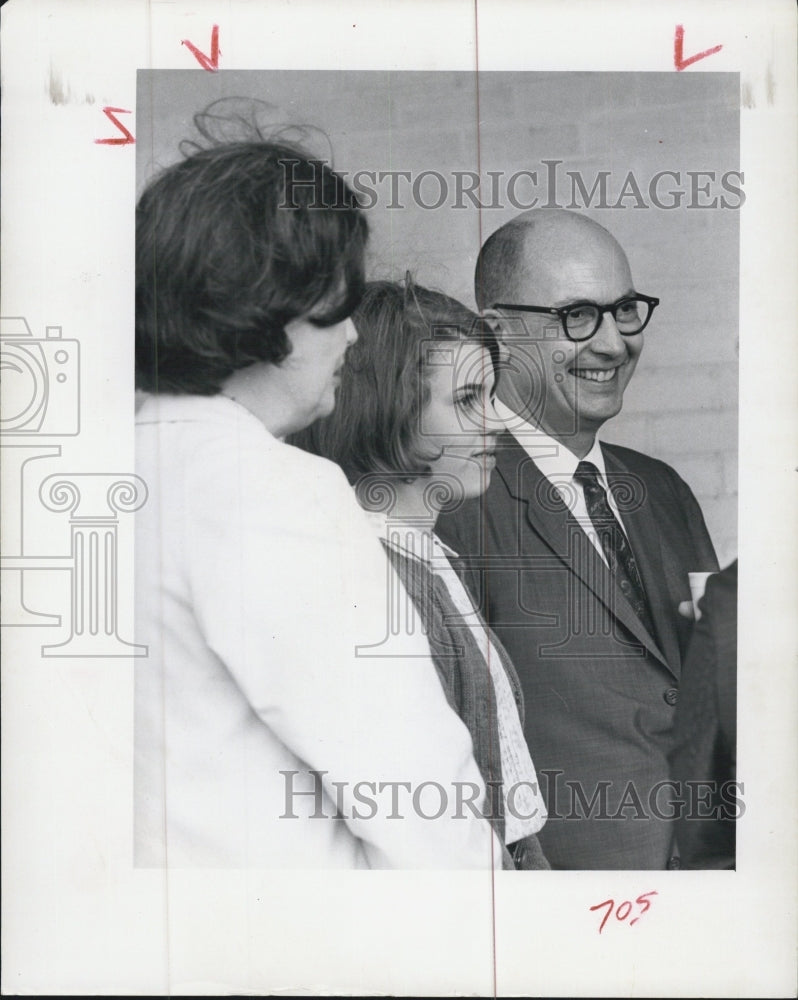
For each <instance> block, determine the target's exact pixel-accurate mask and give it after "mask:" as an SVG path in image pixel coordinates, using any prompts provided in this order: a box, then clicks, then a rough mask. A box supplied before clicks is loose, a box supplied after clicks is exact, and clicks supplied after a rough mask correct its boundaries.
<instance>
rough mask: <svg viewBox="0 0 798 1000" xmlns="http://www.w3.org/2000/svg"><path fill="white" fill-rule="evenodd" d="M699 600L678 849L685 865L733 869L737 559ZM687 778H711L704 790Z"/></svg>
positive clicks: (680, 775) (682, 745) (678, 755)
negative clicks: (684, 804) (696, 791)
mask: <svg viewBox="0 0 798 1000" xmlns="http://www.w3.org/2000/svg"><path fill="white" fill-rule="evenodd" d="M700 606H701V618H700V620H699V621H698V622H697V623H696V626H695V632H694V633H693V637H692V639H691V640H690V648H689V650H688V652H687V658H686V660H685V664H684V671H683V673H682V693H683V695H684V697H683V698H682V699H681V700H680V702H679V705H678V707H677V709H676V719H675V722H674V727H673V744H674V746H673V752H672V757H671V762H672V765H673V777H674V780H675V781H678V782H679V784H680V786H681V788H682V798H683V799H684V800H685V803H686V807H685V809H684V810H683V812H682V813H681V814H680V817H679V822H678V840H679V852H680V854H681V859H682V867H684V868H734V865H735V828H734V818H735V816H736V815H739V812H738V807H737V806H736V803H735V800H736V799H737V798H738V796H737V795H736V793H735V786H734V785H733V784H732V783H733V782H734V780H735V769H736V761H737V560H735V561H734V562H733V563H732V564H731V565H730V566H727V567H726V569H724V570H722V571H721V572H720V573H718V574H717V575H715V576H712V577H710V578H709V580H708V581H707V589H706V593H705V594H704V597H703V598H702V600H701V602H700ZM689 782H693V783H698V782H701V783H706V784H703V787H702V791H701V793H700V796H699V795H698V794H694V793H693V791H692V789H691V787H690V785H689V784H688V783H689ZM694 787H696V788H697V785H694ZM699 797H700V800H701V801H699Z"/></svg>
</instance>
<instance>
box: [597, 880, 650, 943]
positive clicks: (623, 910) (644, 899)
mask: <svg viewBox="0 0 798 1000" xmlns="http://www.w3.org/2000/svg"><path fill="white" fill-rule="evenodd" d="M656 895H657V892H656V891H655V890H652V891H651V892H644V893H643V894H642V895H640V896H638V897H637V899H636V900H635V904H637V906H639V907H641V910H640V913H638V914H637V916H636V917H635V918H634V920H630V921H629V926H630V927H631V926H632V925H633V924H636V923H637V921H638V920H639V919H640V918H641V917H642V916H643V914H644V913H645V912H646V910H648V908H649V907H650V906H651V903H650V901H649V899H648V897H649V896H656ZM633 905H634V904H633V903H631V902H630V901H629V900H628V899H625V900H624V901H623V902H622V903H621V904H620V905H619V906H617V907H616V906H615V900H614V899H605V900H604V902H603V903H596V905H595V906H591V907H590V910H591V912H592V911H593V910H600V909H601V908H602V906H606V907H607V912H606V913H605V914H604V919H603V920H602V921H601V923H600V924H599V934H601V932H602V931H603V930H604V925H605V924H606V923H607V921H608V920H609V919H610V916H611V914H612V911H613V910H615V919H616V920H618V921H620V922H621V923H623V921H624V920H626V918H627V917H628V916H629V914H630V913H631V912H632V907H633Z"/></svg>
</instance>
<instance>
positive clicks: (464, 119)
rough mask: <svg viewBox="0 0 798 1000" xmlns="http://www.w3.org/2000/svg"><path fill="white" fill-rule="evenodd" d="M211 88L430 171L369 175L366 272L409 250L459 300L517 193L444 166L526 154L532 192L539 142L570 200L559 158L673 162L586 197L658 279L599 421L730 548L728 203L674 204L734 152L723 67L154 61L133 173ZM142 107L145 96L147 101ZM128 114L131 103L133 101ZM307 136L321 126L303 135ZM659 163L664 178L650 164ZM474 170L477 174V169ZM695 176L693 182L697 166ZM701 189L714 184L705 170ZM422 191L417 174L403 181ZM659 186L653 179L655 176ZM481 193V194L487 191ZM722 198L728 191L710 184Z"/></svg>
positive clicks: (595, 163)
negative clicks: (479, 202)
mask: <svg viewBox="0 0 798 1000" xmlns="http://www.w3.org/2000/svg"><path fill="white" fill-rule="evenodd" d="M220 96H242V97H258V98H260V99H262V100H265V101H269V102H271V103H272V104H273V106H274V112H273V121H274V122H293V123H296V122H300V123H305V124H312V125H315V126H318V127H320V128H322V129H323V130H324V131H325V132H326V134H327V136H328V137H329V141H330V143H331V145H332V148H333V151H334V164H335V166H336V168H337V169H339V170H342V171H347V172H349V174H350V175H352V174H354V173H355V172H357V171H359V170H372V171H389V170H394V171H399V170H404V171H410V172H411V174H412V176H413V177H417V176H418V174H419V173H420V172H422V171H425V170H434V171H438V172H439V173H440V174H441V175H443V177H444V181H445V183H446V184H447V186H448V191H447V195H448V196H447V198H446V199H445V201H444V204H443V205H442V206H441V207H440V208H437V209H431V208H430V209H425V208H422V207H419V206H418V205H416V204H414V203H413V198H412V194H411V190H410V184H409V182H406V181H401V182H400V192H401V195H402V201H403V204H404V207H403V208H395V209H391V208H388V201H389V195H390V183H389V182H388V181H384V182H382V183H380V182H378V183H377V184H375V185H374V186H375V187H376V189H377V194H378V203H377V204H376V205H375V206H374V207H373V208H371V209H370V210H369V219H370V222H371V227H372V240H371V250H370V257H369V271H370V275H371V276H372V277H390V278H401V277H402V276H403V275H404V273H405V270H406V269H407V268H410V269H411V270H412V271H413V273H414V275H415V277H416V279H417V280H418V281H420V282H421V283H422V284H428V285H431V286H433V287H437V288H440V289H441V290H442V291H445V292H448V293H449V294H452V295H454V296H456V297H459V298H461V299H462V300H463V301H465V302H467V303H468V304H469V305H473V301H474V297H473V286H472V282H473V270H474V262H475V258H476V254H477V252H478V250H479V246H480V245H481V242H482V241H483V240H484V239H485V238H486V237H487V236H488V235H489V234H490V233H492V232H493V231H494V230H495V229H497V228H498V227H499V226H500V225H502V224H503V223H504V222H506V221H507V220H508V219H510V218H512V217H513V216H514V215H515V214H517V212H518V210H519V209H518V208H517V207H514V206H513V205H512V204H509V202H508V197H507V194H508V193H507V191H506V190H505V189H504V188H500V199H501V201H502V207H490V208H484V209H483V210H482V211H479V210H478V209H477V208H476V207H474V206H473V205H471V204H470V202H469V201H468V199H467V198H464V199H462V200H463V202H464V204H465V205H466V207H463V208H456V207H453V205H454V202H455V181H454V178H453V172H454V171H475V170H477V169H478V168H479V169H481V171H482V173H483V175H485V176H486V178H487V171H501V172H502V173H503V177H504V182H505V183H506V180H507V179H508V178H509V177H510V176H511V175H512V174H514V173H516V172H517V171H521V170H537V172H538V184H537V186H536V187H535V190H534V191H533V185H532V182H531V181H529V180H528V179H527V181H526V183H524V181H523V180H522V181H520V182H519V183H518V185H517V188H516V196H517V198H519V199H522V200H524V201H526V200H527V199H528V197H530V196H531V195H533V194H537V195H538V196H539V197H541V200H545V198H546V196H547V193H550V189H549V188H548V186H547V185H546V184H545V183H544V174H545V170H546V168H545V167H544V166H543V165H542V162H541V161H542V160H561V161H562V164H561V165H560V166H559V167H558V168H557V169H558V178H559V182H558V185H557V191H558V194H557V197H558V198H559V203H560V204H563V205H567V204H568V203H569V201H570V195H571V192H570V182H569V181H568V178H567V176H566V173H565V172H566V171H569V170H570V171H578V172H579V173H580V175H581V176H582V177H583V179H584V181H585V183H586V184H587V188H588V190H589V189H590V187H591V186H592V183H593V180H594V179H595V177H596V175H597V172H598V171H610V178H609V180H608V190H609V192H610V197H609V202H610V204H612V203H613V202H615V201H616V200H617V197H618V195H619V193H620V189H621V186H622V183H623V180H624V178H625V177H626V175H627V173H628V172H629V171H630V170H631V171H633V172H634V175H635V178H636V179H637V180H638V182H639V184H640V188H641V191H642V193H643V195H644V200H646V201H649V199H648V191H647V189H648V184H649V181H650V179H651V178H653V176H654V175H655V174H656V173H657V172H658V171H661V170H674V171H680V172H681V174H682V177H681V183H680V184H678V185H677V184H674V185H673V186H674V187H677V188H679V189H680V190H683V191H685V192H687V194H686V196H685V198H684V202H683V205H682V207H680V208H676V209H673V210H665V209H661V208H657V207H648V208H637V207H633V204H634V201H635V199H634V198H633V197H629V198H627V199H626V200H625V203H624V207H621V208H603V209H602V208H599V207H596V198H595V197H594V201H593V203H592V207H590V208H589V209H586V212H587V214H589V215H590V216H591V217H592V218H594V219H596V220H597V221H598V222H600V223H602V224H603V225H605V226H606V227H607V228H608V229H610V231H611V232H613V233H614V234H615V235H616V236H617V238H618V239H619V240H620V242H621V244H622V245H623V246H624V248H625V249H626V250H627V253H628V256H629V259H630V263H631V266H632V273H633V276H634V279H635V284H636V286H637V288H638V289H639V290H640V291H643V292H646V293H648V294H652V295H657V296H659V297H660V299H661V300H662V301H661V305H660V307H659V309H658V310H657V313H656V315H655V318H654V320H653V321H652V323H651V326H650V327H649V330H648V331H647V332H646V347H645V350H644V352H643V356H642V359H641V362H640V364H639V365H638V368H637V372H636V374H635V377H634V379H633V381H632V383H631V385H630V386H629V389H628V390H627V394H626V400H625V405H624V410H623V412H622V413H621V414H620V415H619V416H618V417H617V418H616V419H615V420H613V421H612V422H611V424H608V425H607V427H606V428H605V430H604V433H603V436H604V438H605V439H607V440H610V441H615V442H617V443H619V444H626V445H629V446H630V447H635V448H639V449H641V450H643V451H646V452H648V453H650V454H652V455H655V456H657V457H659V458H662V459H664V460H665V461H668V462H670V463H671V464H672V465H673V466H674V467H675V468H676V469H677V470H678V471H679V472H680V473H681V474H682V476H683V477H684V478H685V479H686V480H687V482H688V483H689V484H690V485H691V486H692V488H693V490H694V491H695V493H696V495H697V497H698V499H699V501H700V503H701V505H702V507H703V510H704V513H705V516H706V520H707V523H708V526H709V529H710V533H711V534H712V537H713V540H714V541H715V544H716V547H717V549H718V555H719V558H720V561H721V563H722V564H725V563H727V562H728V561H730V560H731V559H732V558H733V557H734V556H735V555H736V537H737V462H736V459H737V316H738V243H739V239H738V232H739V229H738V221H739V213H738V212H737V211H735V210H733V209H725V210H724V209H721V208H719V207H716V208H714V209H713V208H688V207H686V203H687V202H688V201H689V200H690V180H689V179H688V178H687V176H686V172H687V171H701V170H706V171H715V172H716V177H717V178H718V180H719V178H720V175H721V174H723V173H725V172H726V171H729V170H736V169H738V167H739V152H738V149H739V112H738V108H739V83H738V80H737V77H736V75H734V74H714V73H696V72H691V73H685V74H675V73H667V74H664V73H663V74H654V73H649V74H633V73H604V74H587V73H580V74H552V73H550V74H535V73H528V74H518V73H507V74H504V73H483V74H481V75H480V79H479V95H478V96H479V127H478V124H477V123H478V117H477V81H476V77H475V75H474V74H469V73H387V72H385V73H384V72H372V73H367V72H357V73H312V72H307V73H305V72H296V71H291V72H251V73H246V72H239V71H229V72H220V73H215V74H211V73H199V72H193V71H192V72H180V71H169V72H164V71H161V72H155V73H142V74H141V75H140V81H139V95H138V118H139V121H138V123H137V147H136V148H137V155H138V168H139V169H138V181H139V187H140V186H141V185H142V184H143V183H144V182H145V181H146V179H147V177H148V176H149V175H150V174H151V173H152V171H153V170H154V169H156V168H157V167H158V166H164V165H166V164H168V163H170V162H172V161H173V160H175V159H176V158H177V148H176V147H177V141H178V140H179V139H180V138H183V137H186V136H188V135H190V134H191V127H190V121H191V115H192V114H193V113H194V112H195V111H197V110H200V109H201V108H202V107H204V106H205V105H206V104H208V103H210V101H212V100H214V99H215V98H217V97H220ZM150 109H153V113H152V117H150ZM145 116H146V117H145ZM317 148H318V150H319V151H320V152H321V153H322V154H324V152H325V148H326V147H325V143H324V141H317ZM666 181H667V179H666ZM486 182H487V181H486ZM702 183H704V182H703V181H702ZM711 187H712V191H711V194H710V196H709V199H707V198H703V197H700V198H699V200H701V201H706V200H711V198H712V197H713V196H715V195H716V194H722V193H724V192H722V191H721V189H720V185H719V183H715V184H713V185H711ZM418 190H419V193H420V195H421V198H422V199H423V200H424V201H425V202H426V203H427V204H431V203H432V202H434V200H435V199H436V197H437V194H438V193H439V191H440V187H439V182H438V181H437V180H436V179H435V178H432V177H429V178H428V179H427V181H425V182H424V184H423V185H422V186H421V187H420V188H419V189H418ZM661 190H662V192H663V195H662V200H666V199H665V193H666V192H667V190H668V183H663V184H662V186H661ZM482 198H483V202H486V201H490V198H489V193H488V191H485V192H483V196H482ZM727 198H728V200H729V201H730V202H731V203H732V204H737V202H738V200H739V199H734V198H731V197H730V196H728V195H727Z"/></svg>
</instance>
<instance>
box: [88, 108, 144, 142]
mask: <svg viewBox="0 0 798 1000" xmlns="http://www.w3.org/2000/svg"><path fill="white" fill-rule="evenodd" d="M103 114H104V115H105V117H106V118H107V119H108V120H109V121H111V122H113V123H114V125H116V127H117V128H118V129H119V131H120V132H121V133H122V134H121V135H115V136H112V137H111V138H109V139H95V140H94V141H95V142H96V143H97V144H98V145H100V146H128V145H129V144H130V143H131V142H135V141H136V140H135V139H134V138H133V136H132V135H131V133H130V132H129V131H128V129H126V128H125V126H124V125H123V124H122V122H120V121H119V119H118V118H117V117H116V116H117V115H129V114H132V112H131V111H126V110H125V109H124V108H110V107H108V108H103Z"/></svg>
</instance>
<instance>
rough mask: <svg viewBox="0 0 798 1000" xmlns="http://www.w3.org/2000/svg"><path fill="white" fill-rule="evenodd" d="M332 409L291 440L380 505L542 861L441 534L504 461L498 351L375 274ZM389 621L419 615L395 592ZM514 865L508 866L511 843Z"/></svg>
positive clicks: (522, 854)
mask: <svg viewBox="0 0 798 1000" xmlns="http://www.w3.org/2000/svg"><path fill="white" fill-rule="evenodd" d="M353 318H354V320H355V325H356V327H357V330H358V342H357V345H356V346H355V347H354V348H353V349H352V351H351V352H350V354H349V355H348V357H347V361H346V363H345V365H344V369H343V372H342V377H341V386H340V389H339V396H338V403H337V405H336V409H335V412H334V413H333V414H332V415H330V416H329V417H327V418H326V419H324V420H320V421H319V422H318V423H316V424H314V425H313V426H312V427H310V428H309V429H308V430H307V431H305V432H303V434H301V435H298V436H297V437H295V438H294V439H293V440H294V442H295V443H297V444H300V445H301V446H302V447H305V448H307V449H308V450H310V451H313V452H315V453H317V454H319V455H322V456H324V457H326V458H330V459H332V460H333V461H335V462H337V463H338V464H339V465H340V466H341V467H342V469H343V470H344V472H345V473H346V475H347V478H348V479H349V481H350V482H351V483H352V484H353V485H354V486H355V489H356V493H357V495H358V498H359V500H360V502H361V504H362V505H363V506H364V507H365V508H366V510H370V511H371V512H372V515H371V516H372V519H373V520H374V522H375V524H376V526H377V528H378V531H379V534H380V537H381V539H382V541H383V545H384V546H385V549H386V552H387V554H388V557H389V560H390V563H391V564H392V566H393V567H395V569H396V570H397V572H398V574H399V576H400V578H401V580H402V582H403V583H404V584H405V586H406V588H407V591H408V593H409V594H410V596H411V598H412V600H413V605H414V608H415V611H416V612H417V614H418V615H419V617H420V618H421V624H422V625H423V628H424V630H425V631H426V633H427V635H428V639H429V643H430V648H431V650H432V654H433V659H434V661H435V665H436V667H437V669H438V674H439V677H440V679H441V683H442V686H443V688H444V690H445V692H446V696H447V698H448V700H449V703H450V704H451V705H452V706H453V708H455V710H456V711H457V712H458V713H459V714H460V716H461V718H462V719H463V721H464V722H465V723H466V725H467V727H468V729H469V732H470V733H471V736H472V739H473V743H474V754H475V757H476V760H477V763H478V764H479V766H480V770H481V773H482V775H483V778H484V779H485V783H486V785H487V787H488V790H489V793H488V794H489V806H490V810H489V812H490V818H491V820H492V822H493V824H494V827H495V829H496V831H497V833H498V834H499V836H500V837H501V839H502V843H503V845H505V844H506V845H508V847H509V849H510V850H509V854H511V855H512V858H513V861H514V862H515V866H516V867H522V868H547V867H548V863H547V862H546V860H545V858H544V857H543V854H542V852H541V850H540V847H539V845H538V842H537V838H536V836H535V834H536V832H537V831H538V830H539V829H540V828H541V827H542V826H543V823H544V821H545V818H546V811H545V806H544V804H543V800H542V798H541V796H540V794H539V792H538V788H537V778H536V775H535V769H534V766H533V764H532V761H531V759H530V756H529V751H528V749H527V746H526V742H525V740H524V736H523V731H522V727H521V720H520V717H519V710H521V711H522V710H523V709H522V705H521V694H520V686H519V683H518V679H517V677H516V674H515V670H514V669H513V667H512V664H511V663H510V661H509V659H508V657H507V654H506V653H505V651H504V649H503V647H502V646H501V644H500V643H499V642H498V640H497V639H496V637H495V636H494V635H493V634H492V633H491V632H490V630H489V629H488V628H487V627H486V626H485V623H484V622H483V621H482V619H481V617H480V615H479V613H478V611H477V609H476V608H475V606H474V604H473V602H472V600H471V598H470V597H469V595H468V593H467V591H466V590H465V588H464V586H463V584H462V583H461V581H460V579H459V577H458V576H457V574H456V572H455V571H454V569H453V567H452V562H451V560H452V559H454V558H455V553H453V552H452V551H451V550H450V549H448V548H447V547H446V546H444V545H443V544H442V543H441V542H440V541H439V539H438V538H437V537H436V535H435V531H434V529H435V521H436V518H437V516H438V513H439V512H440V510H441V508H442V507H446V508H447V509H452V507H453V505H456V504H457V503H458V502H460V501H462V500H464V499H466V498H467V497H472V496H477V495H478V494H480V493H481V492H483V491H484V490H485V489H486V488H487V486H488V483H489V481H490V475H491V471H492V469H493V467H494V464H495V458H494V448H495V438H496V435H497V433H498V430H499V424H498V419H497V417H496V415H495V413H494V412H493V406H492V398H493V393H494V389H495V382H496V371H497V361H498V355H499V349H498V345H497V343H496V341H495V340H494V339H493V337H492V335H491V333H490V331H489V330H488V328H487V327H486V326H485V325H484V324H482V323H481V321H480V319H479V317H478V316H476V315H475V314H474V313H472V312H471V311H470V310H469V309H466V307H465V306H463V305H461V304H460V303H459V302H456V301H455V300H454V299H451V298H449V297H447V296H445V295H442V294H439V293H437V292H433V291H429V290H428V289H425V288H422V287H420V286H417V285H413V284H412V283H411V281H410V278H409V276H408V278H407V279H406V282H405V285H404V286H401V285H398V284H392V283H389V282H375V283H372V284H369V285H367V286H366V291H365V294H364V296H363V299H362V301H361V303H360V305H359V307H358V309H357V310H356V312H355V314H354V316H353ZM392 607H393V608H394V619H393V621H392V629H393V630H394V631H396V632H400V631H403V632H412V631H414V629H416V628H417V625H418V623H416V622H415V621H414V620H413V615H412V614H411V615H409V616H408V615H407V614H405V611H406V609H405V608H403V605H402V603H401V601H395V602H394V603H393V605H392ZM503 853H504V860H505V865H506V866H507V867H512V863H511V862H510V858H509V856H508V851H507V850H506V849H505V850H504V852H503Z"/></svg>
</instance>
